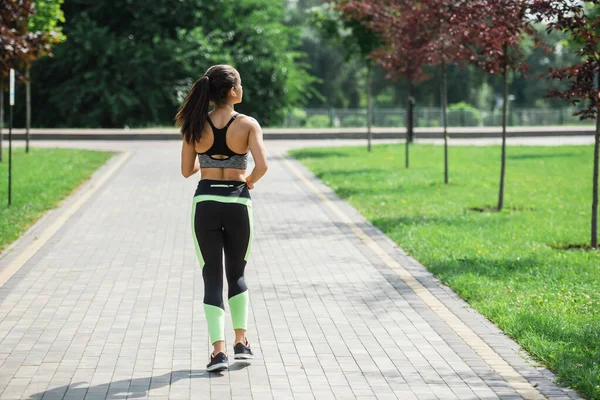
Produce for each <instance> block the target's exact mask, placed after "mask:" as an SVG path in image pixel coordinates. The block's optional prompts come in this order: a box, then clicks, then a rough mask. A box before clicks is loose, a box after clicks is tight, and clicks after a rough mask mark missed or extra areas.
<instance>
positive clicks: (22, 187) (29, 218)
mask: <svg viewBox="0 0 600 400" xmlns="http://www.w3.org/2000/svg"><path fill="white" fill-rule="evenodd" d="M111 155H112V153H108V152H101V151H88V150H73V149H38V148H32V149H30V152H29V154H26V153H25V152H22V151H16V152H14V153H13V157H14V158H13V160H14V161H13V163H14V165H13V192H12V196H13V201H12V205H11V206H10V207H8V206H7V205H6V198H7V192H8V187H7V185H0V199H1V200H0V201H1V203H0V251H2V250H3V249H5V248H6V247H7V246H8V245H9V244H10V243H11V242H12V241H14V240H16V239H17V238H18V237H19V236H20V235H21V234H22V233H23V232H25V231H26V230H27V229H28V228H29V226H30V225H31V224H33V223H34V222H35V221H36V220H38V219H39V218H40V217H41V216H42V215H43V214H44V213H45V212H46V211H48V210H50V209H52V208H54V207H56V205H57V204H58V202H59V201H61V200H62V199H63V198H65V197H66V196H67V195H68V194H70V193H71V192H72V191H73V190H74V189H76V188H77V187H78V186H79V185H80V184H81V182H82V181H84V180H85V179H87V178H88V177H89V176H90V175H92V173H93V172H94V171H95V170H96V169H97V168H98V167H100V166H101V165H102V164H104V163H105V162H106V161H107V160H108V159H109V158H110V157H111ZM7 179H8V163H5V162H4V163H0V182H6V181H7Z"/></svg>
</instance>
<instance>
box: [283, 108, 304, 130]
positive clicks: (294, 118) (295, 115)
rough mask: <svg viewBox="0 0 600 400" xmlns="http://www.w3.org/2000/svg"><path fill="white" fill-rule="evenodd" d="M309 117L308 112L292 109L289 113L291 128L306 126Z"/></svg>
mask: <svg viewBox="0 0 600 400" xmlns="http://www.w3.org/2000/svg"><path fill="white" fill-rule="evenodd" d="M307 119H308V115H307V114H306V111H304V110H303V109H301V108H292V109H291V111H290V112H289V113H288V124H289V126H293V127H296V126H306V120H307Z"/></svg>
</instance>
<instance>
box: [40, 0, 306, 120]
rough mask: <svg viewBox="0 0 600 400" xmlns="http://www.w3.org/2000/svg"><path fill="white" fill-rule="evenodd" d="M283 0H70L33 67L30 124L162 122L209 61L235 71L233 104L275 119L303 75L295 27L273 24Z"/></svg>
mask: <svg viewBox="0 0 600 400" xmlns="http://www.w3.org/2000/svg"><path fill="white" fill-rule="evenodd" d="M283 7H284V5H283V2H281V3H274V2H271V1H268V0H243V1H234V0H225V1H220V2H204V1H200V0H182V1H177V2H173V1H171V0H156V1H152V2H147V1H142V0H115V1H113V2H104V1H101V2H90V1H87V0H70V1H67V2H65V4H64V7H63V9H64V13H65V17H66V21H67V22H66V24H65V26H64V33H65V34H66V35H67V36H68V37H69V40H68V41H66V42H65V43H62V44H60V45H58V46H56V48H55V49H54V50H53V51H54V55H55V57H53V58H44V59H43V60H40V61H39V62H38V63H36V64H35V65H33V68H32V71H31V72H32V76H33V78H34V79H36V80H40V81H44V82H45V84H44V86H36V87H35V88H32V90H33V92H34V94H37V96H33V97H32V100H33V101H34V107H35V105H36V104H39V103H40V102H41V101H42V100H41V99H44V108H43V110H42V111H43V112H41V113H37V114H36V115H35V116H34V118H33V121H32V122H33V124H37V125H45V126H55V127H56V126H81V127H123V126H148V125H170V124H172V120H173V116H174V115H175V112H176V110H177V107H178V106H179V104H180V101H181V100H182V96H184V95H185V93H186V92H187V90H188V89H189V87H190V86H191V84H192V83H193V82H194V81H195V80H197V79H198V78H199V77H200V76H201V75H202V73H203V72H204V71H205V70H206V69H207V68H208V66H210V65H212V64H217V63H219V64H221V63H229V64H232V65H233V66H234V67H236V68H237V69H238V70H239V71H240V74H241V76H242V80H243V84H244V88H245V102H244V103H242V104H241V105H240V111H241V112H245V113H248V114H252V115H253V116H255V117H256V118H258V119H259V120H260V121H261V123H263V124H275V123H277V122H279V121H280V120H282V117H283V115H284V111H285V109H286V108H287V107H289V106H290V105H291V104H292V103H291V101H292V100H293V101H296V102H299V103H301V102H302V101H303V99H302V94H303V93H306V92H309V91H310V89H309V87H310V84H311V83H312V80H311V77H310V75H309V74H308V73H307V66H306V65H305V64H304V63H303V62H302V55H301V54H300V53H299V52H297V51H295V50H294V49H295V47H296V44H297V41H298V30H297V29H296V28H292V27H287V26H285V25H284V24H283V21H284V15H283V11H284V9H283Z"/></svg>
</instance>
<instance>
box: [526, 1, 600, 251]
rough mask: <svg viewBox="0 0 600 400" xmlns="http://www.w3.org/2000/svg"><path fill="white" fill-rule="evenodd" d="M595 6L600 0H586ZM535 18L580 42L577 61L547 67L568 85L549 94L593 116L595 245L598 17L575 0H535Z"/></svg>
mask: <svg viewBox="0 0 600 400" xmlns="http://www.w3.org/2000/svg"><path fill="white" fill-rule="evenodd" d="M588 3H589V4H593V5H595V6H598V5H599V4H600V0H593V1H589V2H588ZM530 11H531V12H532V13H533V14H534V15H536V17H537V19H538V20H539V21H549V22H548V24H547V26H548V32H550V31H553V30H555V31H562V32H568V33H569V34H570V35H571V37H572V38H573V40H574V41H575V42H576V43H579V44H580V45H581V47H580V49H579V50H578V52H577V53H578V55H579V56H581V62H580V63H578V64H576V65H572V66H569V67H566V68H559V69H552V68H551V69H550V70H549V71H548V78H549V79H556V80H567V81H568V82H569V83H570V87H569V88H568V89H566V90H564V91H560V90H554V91H551V92H550V93H549V95H550V96H553V97H558V98H562V99H564V100H567V101H569V102H571V103H572V104H574V105H580V106H581V107H580V110H579V111H577V112H576V113H575V115H579V116H580V117H581V119H594V118H595V119H596V133H595V135H594V137H595V139H594V156H593V157H594V161H593V165H594V166H593V168H594V171H593V182H592V229H591V245H592V248H595V249H598V164H599V155H600V85H599V82H600V53H599V52H598V48H599V47H600V34H599V32H600V17H599V16H598V14H597V10H593V11H595V13H591V12H589V10H588V9H587V7H586V5H585V4H584V3H582V2H579V1H570V0H544V1H541V0H539V1H535V2H534V4H533V5H532V6H531V10H530Z"/></svg>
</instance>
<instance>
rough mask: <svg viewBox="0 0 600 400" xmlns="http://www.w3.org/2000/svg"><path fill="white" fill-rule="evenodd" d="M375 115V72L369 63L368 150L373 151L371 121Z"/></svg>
mask: <svg viewBox="0 0 600 400" xmlns="http://www.w3.org/2000/svg"><path fill="white" fill-rule="evenodd" d="M372 114H373V70H372V68H371V63H370V62H367V141H368V149H369V151H371V140H372V138H373V136H372V135H373V132H371V120H372V119H373V118H372Z"/></svg>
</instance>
